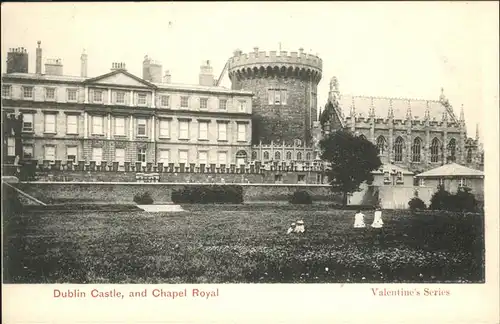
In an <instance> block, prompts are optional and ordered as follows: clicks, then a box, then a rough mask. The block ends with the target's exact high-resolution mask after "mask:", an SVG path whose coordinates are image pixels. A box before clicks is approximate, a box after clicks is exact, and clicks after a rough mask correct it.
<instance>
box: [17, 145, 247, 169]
mask: <svg viewBox="0 0 500 324" xmlns="http://www.w3.org/2000/svg"><path fill="white" fill-rule="evenodd" d="M43 149H44V152H43V158H44V160H47V161H55V160H56V147H55V146H52V145H45V146H44V148H43ZM146 156H147V152H146V148H137V159H136V160H135V161H131V162H146V160H147V159H146ZM188 156H189V152H188V151H187V150H178V163H184V164H188V163H189V159H188ZM23 158H24V159H32V158H33V146H31V145H24V146H23ZM66 161H72V162H73V163H76V162H77V161H78V147H77V146H66ZM91 161H95V162H96V163H100V162H101V161H103V149H102V147H93V148H92V156H91ZM125 161H126V150H125V149H124V148H116V149H115V156H114V159H113V162H119V164H120V165H123V164H124V163H125ZM170 161H171V160H170V150H168V149H160V150H159V151H158V162H159V163H163V164H167V163H169V162H170ZM209 161H210V160H209V152H208V151H198V159H197V163H198V164H205V165H208V164H209ZM227 162H228V155H227V152H226V151H220V152H217V163H218V164H219V165H220V164H226V165H227ZM238 162H239V163H240V164H244V163H245V161H244V159H243V160H242V159H240V160H239V161H238Z"/></svg>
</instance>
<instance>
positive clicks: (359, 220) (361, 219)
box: [354, 210, 365, 228]
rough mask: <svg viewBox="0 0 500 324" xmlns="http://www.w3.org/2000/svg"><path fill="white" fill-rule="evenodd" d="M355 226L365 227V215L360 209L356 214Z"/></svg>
mask: <svg viewBox="0 0 500 324" xmlns="http://www.w3.org/2000/svg"><path fill="white" fill-rule="evenodd" d="M354 227H355V228H364V227H365V215H364V214H363V213H362V212H361V210H358V211H357V212H356V215H354Z"/></svg>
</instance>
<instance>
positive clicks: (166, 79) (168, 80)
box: [163, 70, 172, 83]
mask: <svg viewBox="0 0 500 324" xmlns="http://www.w3.org/2000/svg"><path fill="white" fill-rule="evenodd" d="M171 82H172V76H171V75H170V71H169V70H166V71H165V75H164V76H163V83H171Z"/></svg>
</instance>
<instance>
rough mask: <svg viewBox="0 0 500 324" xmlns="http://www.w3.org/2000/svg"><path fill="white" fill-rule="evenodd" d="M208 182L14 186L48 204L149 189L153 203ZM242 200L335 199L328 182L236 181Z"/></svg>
mask: <svg viewBox="0 0 500 324" xmlns="http://www.w3.org/2000/svg"><path fill="white" fill-rule="evenodd" d="M195 185H210V184H194V183H137V182H130V183H125V182H90V183H89V182H21V183H18V184H16V187H18V188H19V189H21V190H23V191H24V192H26V193H27V194H29V195H31V196H33V197H35V198H37V199H39V200H41V201H43V202H45V203H51V204H57V203H72V202H74V203H96V204H130V203H132V204H133V203H134V201H133V198H134V195H135V194H137V193H142V192H146V191H148V192H149V193H150V194H151V196H152V197H153V199H154V202H155V203H169V202H171V201H172V200H171V195H172V190H174V189H179V188H182V187H184V186H195ZM239 185H241V186H242V187H243V198H244V201H245V202H259V201H288V199H289V197H290V195H291V194H292V193H293V192H295V191H297V190H306V191H308V192H309V193H310V195H311V196H312V198H313V201H316V202H330V203H333V202H337V201H338V198H337V196H336V195H334V194H332V192H331V189H330V186H328V185H304V184H297V185H292V184H239Z"/></svg>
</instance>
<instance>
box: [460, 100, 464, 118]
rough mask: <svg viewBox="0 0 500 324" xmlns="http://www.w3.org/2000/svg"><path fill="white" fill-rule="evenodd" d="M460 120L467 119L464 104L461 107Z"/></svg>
mask: <svg viewBox="0 0 500 324" xmlns="http://www.w3.org/2000/svg"><path fill="white" fill-rule="evenodd" d="M460 121H461V122H464V121H465V115H464V104H462V106H461V107H460Z"/></svg>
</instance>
